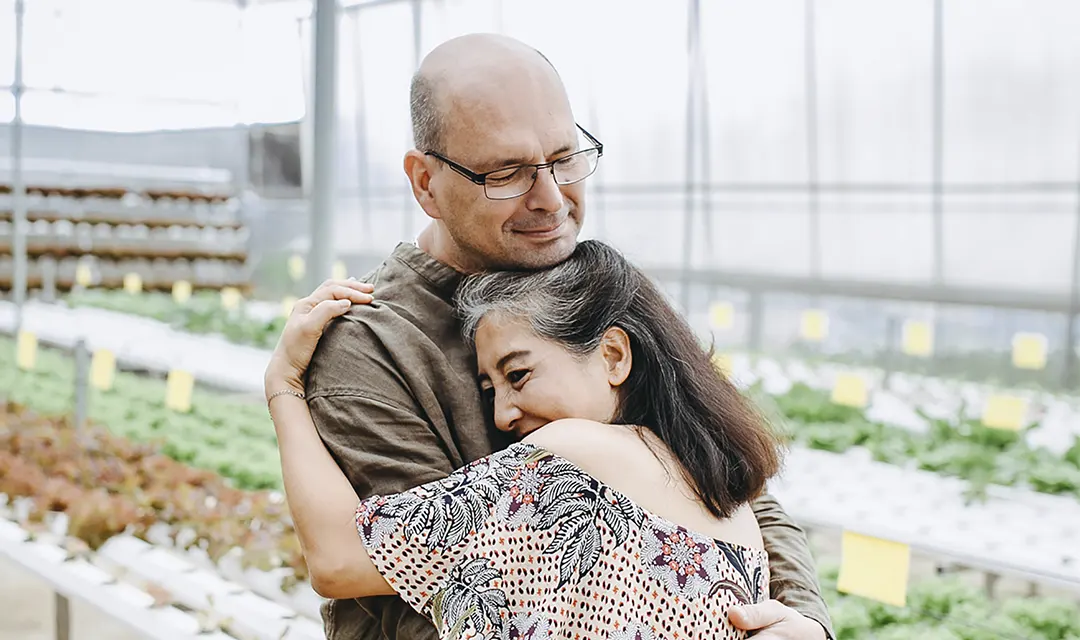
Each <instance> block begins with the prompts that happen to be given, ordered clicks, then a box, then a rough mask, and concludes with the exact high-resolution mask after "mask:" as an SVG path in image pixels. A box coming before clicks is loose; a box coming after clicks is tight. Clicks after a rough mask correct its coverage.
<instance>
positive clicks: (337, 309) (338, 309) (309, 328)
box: [303, 299, 352, 339]
mask: <svg viewBox="0 0 1080 640" xmlns="http://www.w3.org/2000/svg"><path fill="white" fill-rule="evenodd" d="M351 306H352V302H350V301H349V300H348V299H341V300H323V301H322V302H320V303H318V304H317V305H315V306H314V307H313V308H312V309H311V312H310V313H308V314H307V317H306V318H304V325H303V331H304V333H305V334H306V335H308V336H310V337H313V338H316V339H317V338H318V337H319V336H321V335H322V333H323V331H325V330H326V325H328V324H330V321H331V320H333V319H334V318H336V317H338V316H340V315H342V314H343V313H345V312H346V311H348V310H349V307H351Z"/></svg>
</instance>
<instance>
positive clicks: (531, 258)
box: [507, 229, 577, 269]
mask: <svg viewBox="0 0 1080 640" xmlns="http://www.w3.org/2000/svg"><path fill="white" fill-rule="evenodd" d="M522 240H524V241H519V242H516V243H514V244H515V245H517V250H516V251H514V253H513V255H510V256H507V257H508V258H509V259H510V260H511V261H512V264H513V265H514V266H517V267H518V268H522V269H547V268H549V267H554V266H555V265H557V264H559V263H560V262H562V261H564V260H566V259H567V258H569V257H570V255H571V254H572V253H574V249H575V248H576V247H577V230H576V229H574V230H568V231H566V232H565V233H563V234H562V235H560V236H557V237H555V238H551V239H548V240H545V241H537V240H535V239H528V238H525V239H522Z"/></svg>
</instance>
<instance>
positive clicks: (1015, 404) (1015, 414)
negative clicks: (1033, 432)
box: [982, 395, 1028, 431]
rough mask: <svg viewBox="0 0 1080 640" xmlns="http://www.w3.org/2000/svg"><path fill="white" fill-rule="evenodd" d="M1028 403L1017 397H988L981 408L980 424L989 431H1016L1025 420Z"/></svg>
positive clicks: (1024, 399)
mask: <svg viewBox="0 0 1080 640" xmlns="http://www.w3.org/2000/svg"><path fill="white" fill-rule="evenodd" d="M1027 413H1028V401H1027V399H1026V398H1021V397H1019V396H1005V395H1001V396H990V397H989V398H988V399H987V400H986V406H984V407H983V415H982V423H983V425H985V426H987V427H990V428H991V429H1008V430H1010V431H1018V430H1020V428H1022V427H1023V426H1024V422H1025V421H1026V420H1027Z"/></svg>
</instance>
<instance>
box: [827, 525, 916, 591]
mask: <svg viewBox="0 0 1080 640" xmlns="http://www.w3.org/2000/svg"><path fill="white" fill-rule="evenodd" d="M842 554H843V555H842V560H841V561H840V577H839V580H838V581H837V584H836V587H837V590H838V591H840V592H841V593H850V594H852V595H856V596H862V597H864V598H870V599H872V600H877V601H878V602H884V603H885V604H891V605H894V606H897V607H903V606H905V605H906V604H907V586H908V576H909V574H910V570H911V547H909V546H908V545H906V544H903V543H900V542H893V541H892V540H882V539H881V538H873V537H870V536H866V535H863V534H861V533H854V532H851V531H845V532H844V537H843V549H842Z"/></svg>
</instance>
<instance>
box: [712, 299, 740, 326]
mask: <svg viewBox="0 0 1080 640" xmlns="http://www.w3.org/2000/svg"><path fill="white" fill-rule="evenodd" d="M734 324H735V307H733V306H732V305H731V304H730V303H727V302H714V303H712V304H711V305H709V326H711V327H712V328H713V329H720V330H724V331H726V330H728V329H730V328H731V327H732V326H733V325H734Z"/></svg>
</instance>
